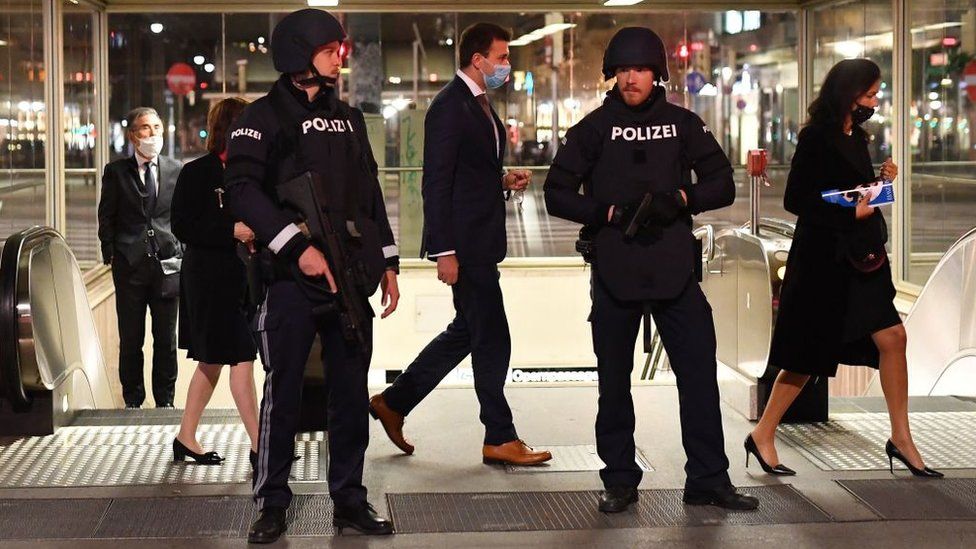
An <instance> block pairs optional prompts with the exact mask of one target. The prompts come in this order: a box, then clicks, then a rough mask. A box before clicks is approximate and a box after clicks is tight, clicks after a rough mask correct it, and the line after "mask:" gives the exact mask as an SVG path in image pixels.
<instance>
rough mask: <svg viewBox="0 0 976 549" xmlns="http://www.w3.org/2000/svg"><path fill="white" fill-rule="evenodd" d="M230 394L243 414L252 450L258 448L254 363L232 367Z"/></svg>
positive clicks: (238, 411)
mask: <svg viewBox="0 0 976 549" xmlns="http://www.w3.org/2000/svg"><path fill="white" fill-rule="evenodd" d="M230 394H231V395H233V396H234V404H236V405H237V413H238V414H240V416H241V421H242V422H243V423H244V429H245V430H246V431H247V436H248V438H249V439H251V451H254V452H256V451H257V449H258V443H257V440H258V397H257V394H256V393H255V392H254V363H253V362H241V363H239V364H237V365H236V366H234V367H232V368H231V369H230Z"/></svg>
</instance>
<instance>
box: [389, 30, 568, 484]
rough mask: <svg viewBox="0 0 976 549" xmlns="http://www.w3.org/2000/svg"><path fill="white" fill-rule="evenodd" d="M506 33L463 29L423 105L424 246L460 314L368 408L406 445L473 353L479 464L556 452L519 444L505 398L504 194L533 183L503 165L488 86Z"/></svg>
mask: <svg viewBox="0 0 976 549" xmlns="http://www.w3.org/2000/svg"><path fill="white" fill-rule="evenodd" d="M510 41H511V34H510V33H509V32H508V31H507V30H505V29H503V28H501V27H499V26H497V25H493V24H490V23H476V24H474V25H472V26H470V27H468V28H467V29H466V30H465V31H464V32H463V33H462V35H461V43H460V51H461V69H460V70H459V71H458V72H457V76H456V77H455V78H454V80H453V81H452V82H451V83H450V84H448V85H447V86H446V87H445V88H444V89H443V90H441V91H440V92H439V93H438V94H437V97H436V98H434V101H433V102H432V103H431V105H430V109H429V110H428V111H427V116H426V119H425V127H424V140H425V141H424V142H425V146H424V176H423V198H424V224H425V226H424V238H423V242H424V244H423V252H422V253H425V254H426V255H427V257H428V258H430V259H432V260H436V261H437V278H438V279H439V280H440V281H441V282H443V283H445V284H447V285H449V286H451V290H452V292H453V294H454V308H455V311H456V316H455V318H454V320H453V321H452V322H451V324H450V325H448V327H447V329H446V330H444V332H442V333H441V334H440V335H438V336H437V337H436V338H434V340H433V341H431V342H430V344H428V345H427V347H426V348H424V350H423V351H421V353H420V355H419V356H417V358H416V359H415V360H414V361H413V363H412V364H410V366H409V367H408V368H407V369H406V370H405V371H404V372H403V373H402V374H401V375H400V376H399V377H397V379H396V380H395V381H394V382H393V385H392V386H390V387H389V388H387V390H386V391H384V392H383V393H382V394H379V395H376V396H374V397H373V398H372V399H371V400H370V412H371V413H372V414H373V417H375V418H378V419H379V420H381V422H382V423H383V427H384V428H385V430H386V432H387V434H388V435H389V437H390V439H391V440H392V441H393V443H394V444H396V445H397V447H399V448H400V449H401V450H402V451H404V452H405V453H407V454H410V453H413V450H414V448H413V446H412V445H411V444H410V443H409V442H407V441H406V439H404V437H403V431H402V427H403V420H404V417H405V416H406V415H407V414H409V413H410V411H411V410H413V408H414V407H415V406H417V405H418V404H419V403H420V401H421V400H423V398H424V397H426V396H427V394H428V393H430V391H431V390H433V389H434V387H436V386H437V384H438V383H439V382H440V381H441V380H442V379H444V376H446V375H447V374H448V372H450V371H451V370H452V369H454V367H455V366H457V365H458V363H460V362H461V360H463V359H464V357H466V356H467V355H468V354H470V355H471V360H472V367H473V370H474V388H475V393H476V394H477V396H478V402H479V403H480V405H481V414H480V418H481V422H482V423H483V424H484V426H485V438H484V446H483V448H482V456H483V460H484V462H485V463H504V464H515V465H529V464H537V463H542V462H544V461H548V460H549V459H551V458H552V456H551V455H550V453H549V452H546V451H537V450H533V449H532V448H530V447H528V446H527V445H526V444H525V443H523V442H522V441H521V440H520V439H519V437H518V435H517V434H516V432H515V425H514V422H513V419H512V410H511V408H509V405H508V401H507V400H506V399H505V394H504V387H505V378H506V377H507V373H508V366H509V359H510V357H511V347H512V346H511V338H510V336H509V330H508V320H507V319H506V317H505V307H504V303H503V301H502V291H501V287H500V286H499V282H498V277H499V272H498V263H499V262H501V261H502V259H504V257H505V248H506V236H505V198H504V197H503V195H504V196H508V195H510V194H511V192H512V191H522V190H524V189H525V188H526V187H527V186H528V184H529V176H530V174H529V173H528V172H526V171H512V172H509V173H507V174H506V173H504V172H503V170H502V158H504V156H505V127H504V126H503V125H502V123H501V120H499V118H498V116H497V115H496V114H495V111H494V110H493V109H492V108H491V105H490V103H489V101H488V95H487V89H488V88H498V87H500V86H502V85H503V84H504V83H505V82H506V80H507V79H508V73H509V71H510V70H511V65H510V64H509V61H508V43H509V42H510Z"/></svg>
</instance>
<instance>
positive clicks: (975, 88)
mask: <svg viewBox="0 0 976 549" xmlns="http://www.w3.org/2000/svg"><path fill="white" fill-rule="evenodd" d="M962 74H963V78H964V79H965V81H966V95H968V96H969V100H970V101H972V102H973V103H976V59H974V60H972V61H970V62H969V63H966V68H965V69H963V70H962Z"/></svg>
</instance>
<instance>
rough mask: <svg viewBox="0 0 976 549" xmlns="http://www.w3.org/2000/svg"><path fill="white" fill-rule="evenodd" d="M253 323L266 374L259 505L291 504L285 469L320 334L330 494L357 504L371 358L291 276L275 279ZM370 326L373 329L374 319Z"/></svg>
mask: <svg viewBox="0 0 976 549" xmlns="http://www.w3.org/2000/svg"><path fill="white" fill-rule="evenodd" d="M254 323H255V335H256V340H257V342H258V350H259V351H260V353H261V362H262V363H263V364H264V371H265V374H266V375H265V380H264V396H263V397H262V399H261V412H260V417H259V420H260V427H259V431H258V463H257V467H256V469H255V471H254V498H255V501H256V502H257V504H258V508H259V509H265V508H267V507H288V505H289V504H290V503H291V499H292V492H291V489H290V488H289V487H288V474H289V472H291V464H292V461H294V456H295V434H296V433H297V432H298V427H299V420H300V418H301V409H302V386H303V384H304V378H305V364H306V363H307V361H308V354H309V352H310V350H311V348H312V342H313V341H314V339H315V334H316V333H318V334H319V338H320V340H321V342H322V363H323V368H324V370H325V384H326V387H327V390H328V398H327V403H326V405H325V406H323V407H322V408H323V409H322V413H323V414H328V425H329V429H328V443H329V471H328V482H329V495H330V496H331V497H332V501H333V502H335V504H336V505H339V506H357V505H360V504H361V503H362V502H364V501H366V487H365V486H363V462H364V460H365V455H366V447H367V446H368V445H369V392H368V390H367V386H366V382H367V373H368V370H369V361H370V357H369V356H365V355H364V354H363V353H362V351H361V350H360V349H358V348H357V347H356V346H355V345H352V344H350V343H348V342H347V341H346V340H345V338H344V337H343V336H342V328H341V326H340V325H339V321H338V318H337V317H334V316H332V317H325V318H321V319H316V318H315V317H313V316H312V307H311V304H310V303H309V301H308V299H307V298H306V297H305V294H303V293H302V290H301V289H300V288H299V287H298V285H297V284H296V283H295V282H293V281H290V280H281V281H278V282H275V283H273V284H272V285H271V287H270V288H269V289H268V293H267V297H266V299H265V301H264V303H263V304H262V305H261V307H260V308H259V309H258V311H257V313H256V314H255V317H254ZM366 326H367V328H368V329H370V330H371V328H372V326H371V324H367V325H366Z"/></svg>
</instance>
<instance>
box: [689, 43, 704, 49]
mask: <svg viewBox="0 0 976 549" xmlns="http://www.w3.org/2000/svg"><path fill="white" fill-rule="evenodd" d="M703 49H705V44H704V43H702V42H692V43H691V51H702V50H703Z"/></svg>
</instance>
